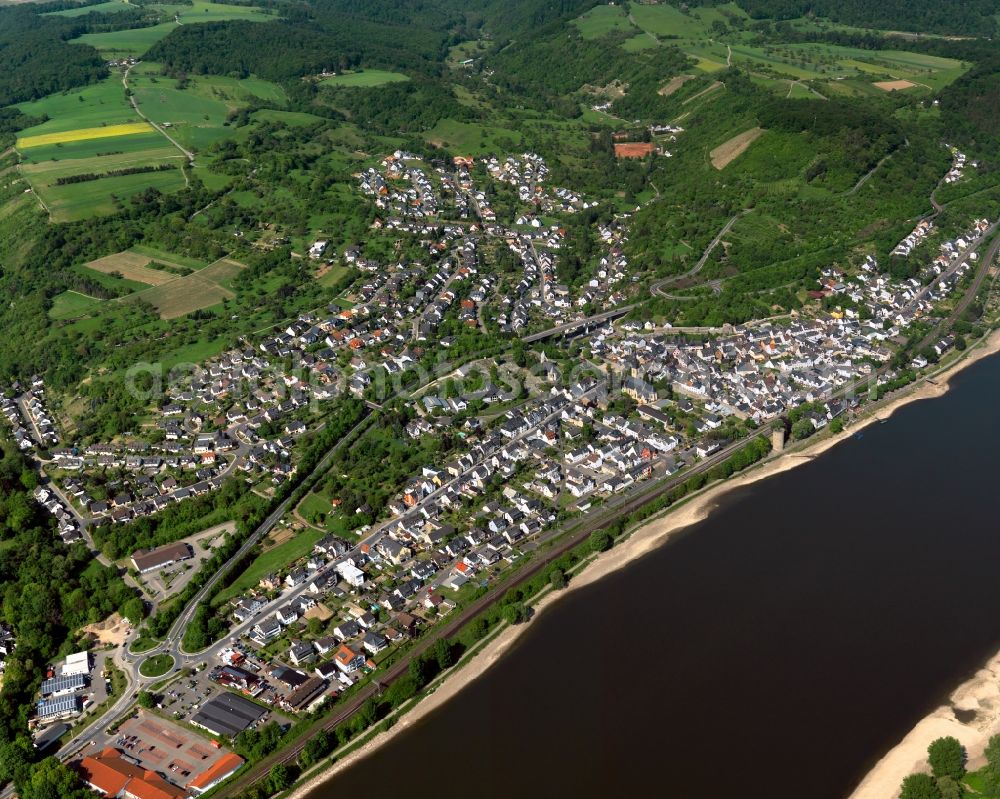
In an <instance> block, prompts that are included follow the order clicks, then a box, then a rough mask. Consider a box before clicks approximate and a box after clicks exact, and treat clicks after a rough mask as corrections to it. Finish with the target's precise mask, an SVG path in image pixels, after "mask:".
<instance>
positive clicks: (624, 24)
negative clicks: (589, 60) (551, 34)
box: [573, 6, 635, 39]
mask: <svg viewBox="0 0 1000 799" xmlns="http://www.w3.org/2000/svg"><path fill="white" fill-rule="evenodd" d="M573 24H574V25H576V27H577V28H579V30H580V35H581V36H582V37H583V38H584V39H599V38H600V37H601V36H606V35H607V34H609V33H611V32H612V31H629V30H635V26H633V25H632V23H631V22H629V19H628V14H627V13H626V11H625V9H624V8H622V7H621V6H595V7H594V8H592V9H590V11H588V12H587V13H585V14H583V15H582V16H579V17H577V18H576V19H575V20H573Z"/></svg>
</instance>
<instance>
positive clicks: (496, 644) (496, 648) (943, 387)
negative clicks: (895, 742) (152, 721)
mask: <svg viewBox="0 0 1000 799" xmlns="http://www.w3.org/2000/svg"><path fill="white" fill-rule="evenodd" d="M996 352H1000V331H994V333H993V334H992V335H991V336H990V337H989V338H988V339H987V340H986V341H985V342H983V343H981V344H980V345H978V346H977V347H975V348H974V349H971V350H970V351H969V353H968V354H967V355H966V357H965V358H963V359H962V360H961V361H959V362H957V363H956V364H954V365H953V366H951V367H950V368H949V369H947V370H946V371H945V372H943V373H942V374H941V375H939V376H938V377H935V378H934V382H933V383H923V384H922V385H920V386H917V387H916V388H915V389H913V390H912V391H910V392H908V393H906V394H905V395H903V396H900V397H898V398H897V399H895V400H893V401H892V402H889V403H887V404H886V405H885V406H884V407H882V408H879V409H878V410H877V411H876V412H875V413H873V414H871V415H870V416H868V417H867V418H864V419H862V420H861V421H859V422H857V423H856V424H854V425H852V426H851V428H850V432H849V433H845V434H842V435H840V436H836V437H831V438H827V439H824V440H822V441H818V442H816V443H815V444H813V445H811V446H808V447H806V448H804V449H801V450H797V451H795V452H786V453H784V454H782V455H779V456H777V457H774V458H772V459H771V460H770V461H767V462H765V463H764V464H762V465H761V466H759V467H757V468H754V469H751V470H750V472H749V473H748V474H745V475H742V476H740V475H738V476H736V477H733V478H730V479H729V480H726V481H725V482H722V483H718V484H716V485H714V486H712V487H710V488H708V489H707V490H705V491H703V492H701V493H700V494H697V495H695V496H694V497H693V498H692V499H691V500H689V501H688V502H686V503H684V504H683V505H681V506H680V507H679V508H677V509H675V510H672V511H667V512H666V513H665V514H664V515H662V516H659V517H656V518H654V519H651V520H649V521H648V522H646V523H644V524H643V525H642V526H641V527H639V528H638V529H636V530H635V532H633V533H632V534H631V535H630V536H629V537H628V538H627V539H626V540H624V541H622V542H621V543H620V544H618V545H617V546H615V547H614V548H613V549H611V550H610V551H608V552H605V553H603V554H601V555H600V556H598V557H597V558H595V559H594V560H593V561H592V562H591V563H590V564H588V566H587V567H586V568H585V569H584V570H583V571H582V572H581V573H580V574H578V575H576V576H575V577H573V579H572V581H571V582H570V584H569V587H568V588H566V589H565V590H563V591H557V592H550V593H549V594H547V595H546V596H545V597H544V598H543V599H542V600H541V601H540V602H539V603H538V604H537V605H535V606H534V616H533V618H537V617H538V616H540V615H541V614H542V613H544V612H545V610H546V609H547V608H548V607H550V606H551V605H552V604H553V603H554V602H556V601H558V600H559V599H560V598H561V597H564V596H566V595H567V594H569V593H570V592H572V591H574V590H577V589H579V588H582V587H583V586H586V585H589V584H591V583H593V582H596V581H597V580H600V579H601V578H602V577H604V576H606V575H608V574H610V573H612V572H614V571H617V570H618V569H621V568H623V567H624V566H626V565H627V564H629V563H631V562H632V561H634V560H636V559H637V558H640V557H642V556H643V555H645V554H647V553H649V552H651V551H652V550H654V549H656V548H657V547H660V546H662V545H663V544H664V543H666V542H667V541H668V540H669V539H670V538H671V537H672V536H673V535H675V534H676V533H678V532H679V531H681V530H684V529H685V528H687V527H690V526H691V525H693V524H697V523H698V522H700V521H702V520H704V519H705V518H707V517H708V515H709V513H711V511H712V509H713V508H714V507H716V506H717V505H718V503H719V500H720V498H721V497H722V496H723V495H724V494H725V493H726V492H728V491H732V490H734V489H736V488H740V487H742V486H747V485H751V484H753V483H756V482H757V481H759V480H764V479H766V478H768V477H771V476H773V475H776V474H780V473H782V472H785V471H788V470H789V469H794V468H795V467H796V466H798V465H800V464H802V463H805V462H808V461H810V460H812V459H813V458H815V457H816V456H818V455H820V454H822V453H823V452H826V451H827V450H828V449H830V448H831V447H834V446H836V445H837V444H839V443H840V442H842V441H846V440H849V438H850V436H851V435H852V434H854V433H856V432H857V431H858V430H862V429H863V428H865V427H867V426H868V425H870V424H873V423H875V422H877V421H880V420H883V419H887V418H888V417H889V416H891V415H892V414H893V413H894V412H895V411H896V410H898V409H899V408H901V407H903V406H904V405H907V404H909V403H911V402H916V401H918V400H923V399H933V398H934V397H939V396H941V395H942V394H944V393H945V392H946V391H947V390H948V380H949V379H950V378H951V377H952V376H954V374H955V373H957V372H958V371H960V370H961V369H964V368H965V367H967V366H969V365H970V364H972V363H975V362H976V361H978V360H980V359H981V358H984V357H986V356H988V355H992V354H994V353H996ZM527 626H528V625H525V624H522V625H518V626H516V627H507V628H505V629H504V630H502V631H501V632H500V633H499V634H498V635H497V636H496V637H495V638H493V639H492V640H491V641H489V642H488V643H487V644H486V645H485V646H483V647H482V648H481V649H480V650H479V651H478V652H477V653H476V654H475V655H474V656H473V658H472V659H471V660H470V661H469V662H468V663H466V664H465V665H464V666H463V667H462V668H461V669H459V670H457V671H456V672H455V673H454V675H452V676H450V677H449V678H448V679H446V680H445V681H444V682H443V683H442V685H441V686H440V687H439V688H438V689H437V690H436V691H434V693H432V694H431V695H429V696H428V697H427V698H426V699H424V700H423V701H422V702H420V703H419V704H418V705H416V707H414V708H413V709H412V710H410V711H409V712H407V713H406V714H405V715H404V716H403V717H402V718H400V719H399V720H398V721H397V722H396V724H395V725H394V726H393V727H392V729H390V730H389V731H388V732H384V733H380V734H379V735H377V736H375V737H374V738H373V739H372V740H371V741H369V742H368V743H366V744H365V745H364V746H362V747H361V748H360V749H358V750H356V751H354V752H352V753H351V754H350V755H348V756H347V757H345V758H343V759H342V760H339V761H338V762H337V763H335V764H334V765H333V766H332V767H330V768H329V769H327V770H326V771H324V772H322V773H321V774H318V775H317V776H315V777H313V778H311V779H309V780H308V781H307V782H306V783H304V784H303V785H302V786H301V787H300V788H298V789H296V790H295V792H294V793H293V794H292V795H291V799H303V797H305V796H306V794H307V793H309V791H311V790H313V789H315V788H316V787H317V786H318V785H320V784H322V783H324V782H326V781H328V780H330V779H332V778H333V777H335V776H336V775H337V774H338V773H339V772H341V771H342V770H344V769H346V768H349V767H350V766H351V765H352V764H353V763H354V762H356V761H357V760H359V759H361V758H363V757H365V756H367V755H369V754H371V753H372V752H374V751H375V750H376V749H377V748H378V747H380V746H382V745H383V744H385V743H386V742H388V741H389V740H390V739H392V738H393V737H394V736H395V735H397V734H399V733H400V732H402V731H404V730H405V729H407V728H408V727H410V726H412V725H413V724H415V723H416V722H418V721H419V720H420V719H422V718H424V717H425V716H427V715H428V714H430V713H432V712H433V711H434V710H435V709H436V708H438V707H440V706H441V705H443V704H444V703H445V702H447V701H448V700H449V699H451V698H453V697H454V696H456V695H457V694H459V693H460V692H461V691H462V689H463V688H465V686H467V685H469V684H470V683H471V682H472V681H473V680H475V679H477V678H478V677H479V676H481V675H482V674H484V673H485V672H486V671H487V669H489V668H490V666H492V665H493V664H494V663H496V661H497V660H499V659H500V658H501V657H502V656H503V654H504V653H505V652H507V650H509V649H510V648H511V646H512V645H513V644H514V642H515V641H516V640H517V639H518V637H519V636H520V635H521V634H522V633H523V632H524V631H525V630H526V629H527ZM994 661H995V662H992V661H991V668H989V669H987V671H988V674H989V676H988V677H987V676H985V675H986V674H987V671H984V672H980V674H979V675H977V680H976V681H979V679H980V676H981V675H983V679H982V683H983V685H992V686H993V689H994V690H993V694H995V695H996V697H997V700H998V701H997V703H996V704H997V708H996V716H997V718H994V719H993V722H992V723H995V724H996V723H1000V721H998V719H1000V655H998V656H997V658H995V659H994ZM976 681H974V682H976ZM965 688H966V686H963V688H962V689H960V691H962V690H963V689H965ZM982 690H985V689H983V688H981V687H978V686H977V687H976V688H972V689H970V691H972V693H970V694H969V696H970V697H973V698H974V697H975V696H977V695H978V694H976V693H975V691H982ZM991 695H992V694H991ZM965 701H973V700H972V699H967V700H965ZM972 706H974V705H972ZM962 707H965V705H962ZM935 712H937V711H935ZM948 714H949V715H950V716H951V718H952V719H953V720H954V715H953V714H952V713H951V710H950V708H948ZM932 715H933V714H932ZM943 720H944V719H943V718H938V719H935V720H934V722H933V724H934V725H937V724H938V723H939V722H941V721H943ZM925 721H928V720H925ZM923 723H924V722H921V724H923ZM953 723H955V724H957V723H958V722H957V721H954V722H953ZM918 729H919V725H918ZM972 730H973V728H972V727H970V728H969V730H968V732H967V733H963V734H964V735H965V737H962V736H960V735H958V734H957V733H956V732H953V731H949V732H937V733H935V734H930V733H925V734H929V735H930V737H927V738H926V742H925V743H923V744H922V748H921V744H920V743H919V741H918V742H917V743H913V744H911V745H910V747H909V749H908V753H906V752H904V753H903V755H902V756H901V758H902V759H901V761H900V756H898V755H896V749H900V748H901V747H903V746H904V745H905V744H906V743H907V741H909V739H910V737H912V736H913V735H914V734H915V733H916V732H917V730H914V733H911V735H910V736H908V737H907V739H906V741H904V742H903V743H902V744H900V746H899V747H897V748H896V749H894V750H893V751H892V752H890V754H889V755H887V756H886V758H884V759H883V760H882V761H881V762H880V763H879V764H878V765H877V766H876V768H875V770H873V772H872V773H871V774H870V775H869V776H868V777H867V778H866V780H865V782H864V783H862V785H861V787H860V788H859V789H858V791H856V792H855V794H854V795H853V796H852V797H851V799H889V797H892V796H895V794H894V793H893V792H892V791H893V790H895V787H898V785H899V782H900V780H902V777H903V776H905V774H907V773H909V772H910V771H912V770H913V768H914V767H915V765H916V763H917V762H918V761H919V759H920V756H921V755H923V754H925V753H926V749H927V743H929V742H930V741H931V740H933V739H934V738H936V737H939V736H940V735H945V734H952V735H955V736H956V737H958V738H959V740H961V741H963V743H967V745H970V743H971V733H972ZM987 737H988V735H985V737H983V741H985V739H986V738H987ZM919 740H920V741H923V740H924V738H923V737H921V738H920V739H919ZM981 749H982V746H980V752H981ZM917 750H919V753H917V754H915V752H917ZM972 752H973V750H972V748H971V746H970V754H972ZM890 758H892V763H891V764H890V766H889V767H885V766H884V764H885V763H886V761H887V760H889V759H890ZM897 761H899V762H901V763H904V764H905V770H903V771H901V772H900V771H899V769H900V768H903V766H901V765H899V763H898V762H897ZM897 772H899V777H898V779H895V776H894V775H895V774H896V773H897ZM893 779H895V782H894V787H893V789H892V790H888V789H887V786H888V785H889V784H890V783H891V782H892V780H893ZM870 781H871V782H872V787H871V789H870V790H867V791H866V792H865V793H861V791H862V789H865V786H866V785H867V784H868V783H869V782H870ZM878 784H881V786H882V788H881V791H879V789H878V787H877V785H878Z"/></svg>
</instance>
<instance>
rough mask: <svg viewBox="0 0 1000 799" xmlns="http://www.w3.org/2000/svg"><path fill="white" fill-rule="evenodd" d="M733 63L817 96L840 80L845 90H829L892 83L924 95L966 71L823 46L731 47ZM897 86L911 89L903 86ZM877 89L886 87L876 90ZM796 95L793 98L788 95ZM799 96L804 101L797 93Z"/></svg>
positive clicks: (951, 64) (957, 65)
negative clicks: (794, 82)
mask: <svg viewBox="0 0 1000 799" xmlns="http://www.w3.org/2000/svg"><path fill="white" fill-rule="evenodd" d="M732 55H733V62H734V63H735V64H737V65H739V66H742V67H744V68H749V69H750V70H752V71H753V72H754V73H757V74H759V75H760V76H787V77H791V78H794V79H799V80H810V81H815V82H816V85H815V88H817V89H818V90H819V91H820V92H825V91H826V90H827V89H829V88H830V87H831V85H835V84H838V83H843V82H844V81H849V82H850V83H848V87H847V89H846V90H844V89H841V88H839V87H838V88H833V89H832V90H831V91H832V92H833V93H838V94H854V95H866V94H877V93H878V92H877V91H876V92H868V91H865V90H864V89H862V88H859V87H857V86H856V85H854V84H856V83H859V82H860V83H865V84H867V85H869V86H871V85H876V84H894V85H895V88H897V89H902V88H917V89H922V90H925V91H930V90H937V89H941V88H943V87H945V86H947V85H948V84H949V83H951V82H952V81H954V80H956V79H957V78H959V77H960V76H961V75H962V74H963V73H964V72H966V71H967V70H968V69H969V68H970V65H968V64H963V63H962V62H961V61H957V60H955V59H951V58H941V57H938V56H932V55H924V54H922V53H910V52H906V51H894V50H893V51H890V50H862V49H860V48H854V47H839V46H836V45H828V44H818V43H815V44H814V43H809V44H787V45H771V46H767V47H751V46H749V45H742V44H734V45H733V46H732ZM901 81H906V82H907V83H909V84H911V85H910V86H904V85H903V84H902V83H899V82H901ZM877 88H878V89H880V90H882V89H883V88H889V89H891V88H892V87H890V86H887V87H882V86H878V87H877ZM792 96H796V95H794V94H793V95H792ZM801 96H806V95H805V94H801Z"/></svg>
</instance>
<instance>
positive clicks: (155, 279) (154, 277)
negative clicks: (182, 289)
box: [87, 250, 177, 286]
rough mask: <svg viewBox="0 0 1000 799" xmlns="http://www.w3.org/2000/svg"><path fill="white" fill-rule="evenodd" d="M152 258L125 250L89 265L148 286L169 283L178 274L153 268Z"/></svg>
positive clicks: (100, 270) (107, 273) (91, 267)
mask: <svg viewBox="0 0 1000 799" xmlns="http://www.w3.org/2000/svg"><path fill="white" fill-rule="evenodd" d="M151 262H152V259H151V258H149V257H147V256H145V255H142V254H140V253H135V252H129V251H128V250H126V251H125V252H120V253H116V254H115V255H106V256H104V257H103V258H98V259H97V260H96V261H90V262H89V263H88V264H87V267H88V268H90V269H93V270H95V271H97V272H102V273H104V274H106V275H113V274H116V273H117V274H119V275H121V276H122V277H123V278H125V279H126V280H135V281H137V282H139V283H145V284H146V285H147V286H159V285H162V284H163V283H169V282H170V281H171V280H174V279H175V278H176V277H177V276H176V275H174V274H172V273H170V272H167V271H166V270H161V269H152V268H150V266H149V264H150V263H151Z"/></svg>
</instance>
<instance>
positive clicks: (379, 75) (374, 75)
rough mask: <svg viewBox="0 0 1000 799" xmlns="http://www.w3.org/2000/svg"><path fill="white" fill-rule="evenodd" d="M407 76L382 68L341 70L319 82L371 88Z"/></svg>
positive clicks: (401, 81)
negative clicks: (353, 70) (357, 70)
mask: <svg viewBox="0 0 1000 799" xmlns="http://www.w3.org/2000/svg"><path fill="white" fill-rule="evenodd" d="M408 80H409V77H408V76H406V75H403V74H402V73H400V72H387V71H385V70H383V69H365V70H362V71H360V72H342V73H341V74H340V75H334V76H332V77H329V78H323V80H322V81H321V83H323V84H325V85H327V86H357V87H362V88H371V87H373V86H385V85H386V84H387V83H403V82H404V81H408Z"/></svg>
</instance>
